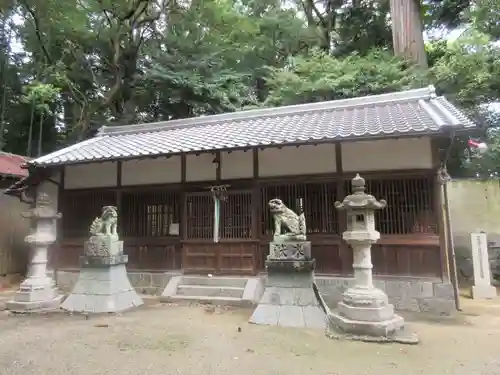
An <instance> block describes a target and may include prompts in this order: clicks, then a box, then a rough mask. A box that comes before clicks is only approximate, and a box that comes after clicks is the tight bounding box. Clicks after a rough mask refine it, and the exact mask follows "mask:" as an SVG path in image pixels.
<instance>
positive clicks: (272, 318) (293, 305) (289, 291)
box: [249, 259, 326, 329]
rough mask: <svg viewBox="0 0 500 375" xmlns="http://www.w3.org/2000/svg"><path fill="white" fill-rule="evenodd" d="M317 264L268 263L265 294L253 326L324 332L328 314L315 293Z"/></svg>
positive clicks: (302, 262) (253, 319)
mask: <svg viewBox="0 0 500 375" xmlns="http://www.w3.org/2000/svg"><path fill="white" fill-rule="evenodd" d="M314 265H315V261H314V259H313V260H307V261H294V260H268V261H266V269H267V279H266V281H265V289H264V293H263V294H262V297H261V300H260V302H259V305H258V306H257V308H256V309H255V310H254V312H253V314H252V316H251V317H250V320H249V321H250V323H254V324H263V325H276V326H284V327H302V328H320V329H324V328H325V326H326V314H325V313H324V312H323V310H321V308H320V305H319V301H318V300H317V298H316V295H315V293H314V290H313V281H314V276H313V271H314Z"/></svg>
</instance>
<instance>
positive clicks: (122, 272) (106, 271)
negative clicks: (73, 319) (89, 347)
mask: <svg viewBox="0 0 500 375" xmlns="http://www.w3.org/2000/svg"><path fill="white" fill-rule="evenodd" d="M80 262H81V264H82V269H81V271H80V275H79V277H78V281H77V283H76V285H75V287H74V289H73V291H72V292H71V294H70V295H69V296H68V298H66V300H64V303H63V304H62V305H61V307H62V308H63V309H64V310H67V311H71V312H78V313H115V312H120V311H125V310H128V309H130V308H133V307H136V306H140V305H142V304H143V301H142V299H141V297H140V296H139V295H138V294H137V293H136V291H135V290H134V288H133V287H132V286H131V285H130V281H129V279H128V276H127V270H126V268H125V263H126V256H124V255H120V256H115V257H85V256H83V257H81V258H80Z"/></svg>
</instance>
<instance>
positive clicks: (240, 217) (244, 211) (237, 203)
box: [220, 191, 252, 239]
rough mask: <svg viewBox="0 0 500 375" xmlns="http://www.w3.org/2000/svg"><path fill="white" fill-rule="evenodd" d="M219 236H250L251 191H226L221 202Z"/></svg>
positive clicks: (226, 237)
mask: <svg viewBox="0 0 500 375" xmlns="http://www.w3.org/2000/svg"><path fill="white" fill-rule="evenodd" d="M220 216H221V218H220V221H221V222H220V237H221V238H225V239H248V238H251V237H252V193H251V192H250V191H245V192H233V191H231V192H228V194H227V199H226V200H225V201H223V202H221V215H220Z"/></svg>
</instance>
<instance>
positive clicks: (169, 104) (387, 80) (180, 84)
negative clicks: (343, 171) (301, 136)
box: [0, 0, 500, 176]
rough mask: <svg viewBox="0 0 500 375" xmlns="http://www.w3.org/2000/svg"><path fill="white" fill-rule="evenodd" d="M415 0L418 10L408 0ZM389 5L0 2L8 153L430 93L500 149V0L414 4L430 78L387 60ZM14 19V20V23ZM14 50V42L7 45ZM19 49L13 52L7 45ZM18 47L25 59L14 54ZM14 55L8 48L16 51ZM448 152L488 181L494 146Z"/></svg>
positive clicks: (219, 0) (454, 162)
mask: <svg viewBox="0 0 500 375" xmlns="http://www.w3.org/2000/svg"><path fill="white" fill-rule="evenodd" d="M412 1H413V0H412ZM389 3H390V2H389V0H384V1H378V0H362V1H361V0H354V1H353V0H330V1H323V0H321V1H311V0H296V1H295V2H292V3H290V2H288V3H287V4H286V6H285V5H283V3H282V2H281V1H279V0H193V1H187V2H186V1H180V0H171V1H161V2H160V1H157V0H117V1H111V0H67V1H61V0H45V1H40V0H4V1H2V2H0V9H1V10H2V12H1V16H0V47H2V48H0V70H1V71H0V73H1V77H2V83H3V90H0V99H1V100H0V105H1V116H0V125H1V131H2V136H3V137H2V138H3V147H4V149H5V150H7V151H12V152H16V153H21V154H22V153H31V154H33V152H32V150H35V149H38V147H39V142H38V139H37V137H39V136H40V134H41V135H42V140H41V141H42V142H41V144H40V146H41V149H42V151H43V152H49V151H51V150H53V149H55V148H57V147H60V146H61V144H68V143H72V142H75V141H78V140H82V139H84V138H86V137H89V136H91V135H92V134H93V133H94V132H95V130H96V129H97V128H98V127H99V126H101V125H103V124H107V125H110V124H126V123H135V122H141V121H163V120H169V119H175V118H183V117H189V116H197V115H202V114H214V113H220V112H227V111H237V110H240V109H242V108H252V107H257V106H278V105H288V104H298V103H306V102H317V101H322V100H334V99H342V98H351V97H356V96H363V95H370V94H379V93H385V92H390V91H395V90H403V89H408V88H413V87H422V86H424V85H427V84H430V83H432V84H435V85H436V86H437V87H438V89H439V90H440V92H442V93H444V94H445V95H446V96H447V97H448V98H450V99H451V100H453V101H454V102H455V103H456V104H458V105H459V106H462V108H464V109H465V110H466V111H467V112H468V114H469V115H470V116H472V117H473V118H474V119H476V120H478V122H479V123H480V124H481V125H482V127H481V129H480V132H479V133H478V136H479V137H481V136H484V137H489V138H488V139H489V142H490V143H491V144H492V145H497V144H500V141H499V138H500V137H498V135H497V133H495V132H494V131H491V130H490V131H489V132H487V131H486V129H488V128H490V129H491V128H495V127H498V125H499V121H498V119H496V118H495V116H493V115H492V113H491V110H489V109H488V107H485V105H487V104H488V103H493V102H495V101H498V100H499V99H500V56H499V53H500V52H499V50H498V47H494V46H493V45H492V43H491V42H492V41H495V40H497V39H498V38H499V36H500V29H499V22H498V20H499V19H498V17H499V16H498V15H499V6H500V1H498V0H478V1H474V2H472V1H469V0H422V1H421V13H422V15H423V20H424V25H425V26H426V28H427V29H447V28H455V27H460V28H464V27H465V26H467V28H468V31H467V32H465V33H464V35H463V37H461V38H459V40H457V41H455V42H451V43H450V42H448V41H446V40H437V41H436V40H435V41H432V42H430V43H428V44H427V46H426V48H427V53H428V60H429V65H430V69H429V71H422V70H419V69H416V68H415V67H414V66H413V65H412V64H411V63H409V62H407V61H403V60H401V59H399V58H396V57H394V56H393V54H392V51H391V49H392V35H391V25H390V24H389V19H390V17H389V11H390V10H389V9H390V6H389ZM14 21H15V22H14ZM14 35H15V36H16V37H17V39H16V42H15V43H13V36H14ZM14 44H15V46H14ZM19 44H20V46H21V47H22V48H19ZM14 47H15V48H14ZM466 141H467V138H463V137H458V138H457V140H456V141H455V142H454V145H453V149H452V153H451V154H450V155H451V156H450V160H449V165H450V170H452V171H453V173H454V174H455V175H467V176H475V175H476V174H480V175H489V174H491V173H496V172H495V171H497V169H496V168H497V167H496V165H500V152H497V151H495V150H497V148H496V146H495V147H492V149H491V151H488V153H487V154H485V155H483V157H481V158H468V157H467V153H465V154H464V150H465V149H466Z"/></svg>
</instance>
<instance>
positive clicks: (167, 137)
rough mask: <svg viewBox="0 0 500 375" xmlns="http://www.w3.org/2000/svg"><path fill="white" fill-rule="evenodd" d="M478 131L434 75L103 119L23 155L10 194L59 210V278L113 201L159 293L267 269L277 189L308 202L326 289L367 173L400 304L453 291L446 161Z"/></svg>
mask: <svg viewBox="0 0 500 375" xmlns="http://www.w3.org/2000/svg"><path fill="white" fill-rule="evenodd" d="M473 128H475V124H474V123H472V122H471V121H470V120H469V119H467V118H466V116H465V115H464V114H463V113H462V112H461V111H460V110H459V109H457V108H456V107H455V106H453V105H452V104H451V103H450V102H449V101H447V100H446V99H445V98H444V97H441V96H437V95H436V94H435V91H434V88H433V87H432V86H431V87H427V88H423V89H416V90H409V91H402V92H395V93H389V94H383V95H373V96H366V97H361V98H354V99H345V100H336V101H328V102H320V103H313V104H302V105H294V106H286V107H277V108H265V109H255V110H249V111H241V112H234V113H226V114H221V115H213V116H204V117H197V118H189V119H181V120H172V121H166V122H159V123H147V124H137V125H126V126H103V127H102V128H101V129H100V130H99V132H98V134H97V135H96V136H95V137H94V138H91V139H88V140H85V141H83V142H80V143H77V144H75V145H72V146H69V147H66V148H63V149H61V150H59V151H56V152H53V153H51V154H48V155H45V156H42V157H40V158H38V159H34V160H31V161H29V162H28V166H29V171H30V175H29V177H27V178H25V179H24V180H22V181H21V182H19V183H17V184H16V185H14V186H13V187H11V189H10V193H11V194H15V193H16V192H19V191H21V190H22V189H24V188H25V187H26V186H37V189H38V191H44V192H46V193H48V194H49V196H50V197H51V199H52V201H53V204H54V205H55V206H56V207H57V210H58V211H59V212H61V213H62V215H63V217H62V219H61V220H60V223H59V227H58V228H57V237H58V240H57V244H56V246H54V248H53V249H52V252H51V254H50V261H49V263H50V264H49V266H50V267H52V268H53V269H55V270H56V273H57V280H58V282H59V283H63V284H64V283H65V282H69V281H68V280H69V279H71V280H76V277H77V276H76V275H77V272H78V269H79V265H78V259H79V256H80V255H81V254H82V252H83V243H84V241H85V240H86V239H87V237H88V229H89V225H90V224H91V222H92V220H93V219H94V218H95V217H96V216H99V215H100V211H101V207H102V206H106V205H113V206H116V207H117V208H118V212H119V233H120V235H121V237H122V239H123V240H124V247H125V253H126V254H128V256H129V263H128V266H127V267H128V272H129V276H130V279H131V282H132V284H133V285H134V286H135V287H136V288H142V289H143V291H146V292H151V293H157V292H158V291H160V292H161V288H163V287H164V286H165V284H166V282H167V281H168V278H169V275H172V274H176V273H177V274H178V273H179V272H182V273H185V274H188V273H189V274H200V275H207V274H212V275H242V276H251V275H258V274H261V273H263V272H265V269H264V260H265V258H266V256H267V254H268V249H269V246H268V245H269V241H270V240H271V237H272V228H273V226H272V218H271V216H270V214H269V210H268V206H267V202H268V201H269V200H270V199H273V198H280V199H281V200H283V202H284V203H285V204H286V205H287V206H288V207H289V208H291V209H292V210H295V209H296V208H297V205H298V202H299V201H301V202H302V204H303V209H304V213H305V217H306V223H307V231H308V233H307V236H308V240H310V241H311V242H312V255H313V257H314V258H315V259H316V272H315V273H316V279H317V280H318V285H319V286H320V288H321V289H322V292H323V294H324V295H325V296H326V298H328V296H329V295H333V294H334V293H337V292H338V290H339V288H340V289H341V288H342V285H344V284H343V283H345V280H347V279H346V278H348V277H349V276H350V275H352V260H353V259H352V252H351V250H350V249H349V247H348V245H347V244H346V243H345V242H344V241H343V240H342V239H341V235H342V232H343V231H344V230H345V217H344V216H343V215H342V213H339V212H337V210H336V209H335V207H334V202H335V201H337V200H342V199H343V198H344V197H345V196H346V195H348V194H349V193H350V181H351V179H352V178H353V177H354V175H355V174H356V173H359V174H360V175H361V176H362V177H364V178H365V179H366V181H367V192H368V193H370V194H372V195H374V196H375V198H377V199H384V200H386V201H387V208H386V209H384V210H380V211H379V212H377V214H376V220H377V221H376V226H377V229H378V231H380V232H381V239H380V241H379V242H378V243H377V244H375V245H373V246H372V259H373V264H374V269H373V273H374V275H375V277H376V279H377V280H379V282H380V283H385V290H386V293H388V294H389V297H391V295H392V296H393V297H394V295H395V293H396V294H397V293H400V294H401V293H406V292H405V290H406V289H408V288H409V289H411V291H410V292H408V293H409V294H410V295H411V298H409V299H408V301H406V302H401V303H400V306H398V305H397V303H396V308H401V309H412V308H410V307H408V306H402V305H404V304H405V303H407V304H412V303H415V302H414V301H415V300H416V298H417V297H415V295H416V294H419V293H420V294H422V293H424V294H425V293H427V294H425V295H426V296H427V297H425V298H429V300H428V301H431V302H429V303H430V304H432V303H433V302H432V301H433V300H432V298H434V299H436V300H439V299H442V298H445V299H453V290H452V285H451V283H450V282H451V281H452V278H453V277H452V273H453V272H451V273H450V269H451V270H452V271H453V267H454V264H452V263H451V259H453V257H452V256H451V253H450V251H451V250H450V246H449V242H448V240H447V239H448V238H449V237H448V235H447V230H448V228H449V226H448V223H447V219H446V217H447V215H446V205H445V204H443V203H444V202H443V198H442V197H443V185H442V184H440V183H439V178H438V170H439V168H440V166H441V163H442V162H443V159H444V154H445V153H446V149H447V147H448V145H449V143H450V140H451V139H452V138H453V137H454V136H455V135H456V134H457V133H460V132H466V131H470V130H471V129H473ZM219 185H225V189H226V191H225V192H223V194H224V195H225V197H226V199H225V201H223V202H222V203H221V206H220V214H219V233H218V237H219V240H218V242H214V199H213V196H212V192H211V191H210V187H211V186H219ZM391 283H392V284H391ZM415 283H416V284H415ZM414 285H416V286H417V287H418V288H416V289H415V288H414ZM391 288H392V289H394V291H392V292H391V291H390V290H389V289H391ZM405 288H406V289H405ZM412 288H413V289H412ZM425 288H427V289H425ZM396 289H397V290H396ZM417 289H418V291H417ZM424 289H425V290H426V291H425V292H423V290H424ZM412 293H413V294H412ZM450 293H451V295H450ZM443 295H444V296H443ZM441 302H442V301H441ZM436 303H439V301H438V302H436ZM423 309H425V307H422V306H421V307H420V310H423ZM429 309H430V308H429Z"/></svg>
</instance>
